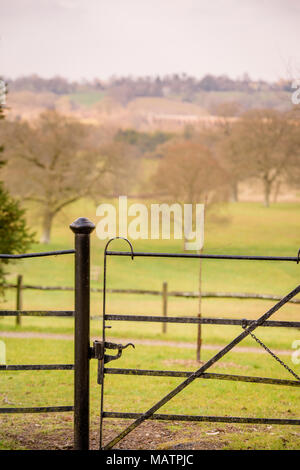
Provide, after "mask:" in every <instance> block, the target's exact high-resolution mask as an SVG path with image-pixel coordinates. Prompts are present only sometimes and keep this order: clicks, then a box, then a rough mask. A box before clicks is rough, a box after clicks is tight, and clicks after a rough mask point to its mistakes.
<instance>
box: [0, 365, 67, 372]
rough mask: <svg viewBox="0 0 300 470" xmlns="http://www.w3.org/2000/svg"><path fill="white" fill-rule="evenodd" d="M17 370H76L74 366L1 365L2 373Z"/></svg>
mask: <svg viewBox="0 0 300 470" xmlns="http://www.w3.org/2000/svg"><path fill="white" fill-rule="evenodd" d="M8 370H9V371H15V370H74V364H22V365H21V364H17V365H13V364H9V365H1V366H0V371H8Z"/></svg>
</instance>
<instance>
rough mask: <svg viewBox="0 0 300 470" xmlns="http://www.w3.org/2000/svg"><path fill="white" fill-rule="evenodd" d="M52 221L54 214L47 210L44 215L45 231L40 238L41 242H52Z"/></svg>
mask: <svg viewBox="0 0 300 470" xmlns="http://www.w3.org/2000/svg"><path fill="white" fill-rule="evenodd" d="M52 221H53V214H51V212H48V211H45V213H44V216H43V231H42V236H41V239H40V242H41V243H45V244H48V243H49V242H50V237H51V228H52Z"/></svg>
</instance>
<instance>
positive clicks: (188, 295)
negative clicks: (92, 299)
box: [4, 274, 300, 333]
mask: <svg viewBox="0 0 300 470" xmlns="http://www.w3.org/2000/svg"><path fill="white" fill-rule="evenodd" d="M4 287H5V288H6V289H16V310H17V311H20V310H22V309H23V295H22V292H23V290H25V289H32V290H41V291H74V287H66V286H35V285H30V284H24V282H23V276H22V275H21V274H19V275H18V276H17V282H16V284H5V286H4ZM90 290H91V292H96V293H101V292H102V291H103V290H102V289H99V288H96V287H91V289H90ZM106 292H108V293H110V294H138V295H156V296H161V297H162V315H163V316H164V317H167V316H168V297H182V298H185V299H198V298H199V292H189V291H186V292H183V291H169V290H168V283H167V282H166V281H164V282H163V283H162V289H161V290H149V289H106ZM201 298H210V299H260V300H281V298H282V296H280V295H271V294H253V293H245V292H201ZM290 303H294V304H300V300H299V299H298V300H297V299H292V300H290ZM98 318H99V317H96V316H92V317H91V319H98ZM16 324H17V325H19V326H20V325H21V315H20V314H19V313H18V314H17V316H16ZM162 332H163V333H166V332H167V323H166V322H164V323H162Z"/></svg>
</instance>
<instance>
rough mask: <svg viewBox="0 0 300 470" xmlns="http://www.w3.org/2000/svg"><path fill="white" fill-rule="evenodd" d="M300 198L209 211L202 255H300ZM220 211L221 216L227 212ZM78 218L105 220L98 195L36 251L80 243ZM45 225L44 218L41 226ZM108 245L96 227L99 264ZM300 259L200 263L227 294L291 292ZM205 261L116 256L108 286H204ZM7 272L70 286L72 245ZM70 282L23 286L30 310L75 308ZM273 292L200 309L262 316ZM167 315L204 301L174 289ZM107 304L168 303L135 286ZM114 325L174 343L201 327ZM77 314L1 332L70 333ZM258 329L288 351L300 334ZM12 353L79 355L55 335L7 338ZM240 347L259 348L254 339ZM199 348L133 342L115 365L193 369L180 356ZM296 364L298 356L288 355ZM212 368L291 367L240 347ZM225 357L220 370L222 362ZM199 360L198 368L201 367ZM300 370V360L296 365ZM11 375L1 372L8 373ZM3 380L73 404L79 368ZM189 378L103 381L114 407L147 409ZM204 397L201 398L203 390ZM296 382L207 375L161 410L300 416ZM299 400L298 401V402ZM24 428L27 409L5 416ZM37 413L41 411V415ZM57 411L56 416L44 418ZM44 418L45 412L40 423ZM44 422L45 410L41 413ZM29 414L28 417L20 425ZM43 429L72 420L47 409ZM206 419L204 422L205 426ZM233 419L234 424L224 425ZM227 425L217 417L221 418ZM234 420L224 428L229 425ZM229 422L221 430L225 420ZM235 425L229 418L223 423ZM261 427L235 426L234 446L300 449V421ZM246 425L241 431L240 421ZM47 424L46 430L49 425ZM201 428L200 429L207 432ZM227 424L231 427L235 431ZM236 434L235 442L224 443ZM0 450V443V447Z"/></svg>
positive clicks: (226, 336)
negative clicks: (135, 291)
mask: <svg viewBox="0 0 300 470" xmlns="http://www.w3.org/2000/svg"><path fill="white" fill-rule="evenodd" d="M299 209H300V204H299V203H280V204H276V205H272V206H271V207H270V208H269V209H266V208H265V207H263V206H262V205H261V204H259V203H238V204H228V206H226V207H224V208H223V210H222V213H221V214H219V219H218V220H217V219H213V218H212V217H210V218H208V220H207V223H206V229H205V237H206V239H205V249H204V252H205V253H219V254H220V253H223V254H250V255H276V256H295V255H296V254H297V252H298V249H299V246H300V243H299V233H300V218H299V216H298V214H299ZM220 215H221V217H220ZM78 216H87V217H89V218H90V219H92V220H93V221H94V222H97V218H96V216H95V207H94V206H93V205H91V204H90V203H89V201H86V200H84V201H81V202H79V203H77V204H74V205H73V206H70V208H69V210H68V212H67V213H64V214H62V215H61V216H60V217H59V218H58V219H57V221H56V223H55V226H54V229H53V236H52V242H51V244H50V245H48V246H42V245H39V244H36V245H35V246H33V247H32V251H45V250H58V249H65V248H72V247H73V234H72V233H71V231H70V230H69V228H68V225H69V223H71V222H72V221H73V220H74V219H75V218H77V217H78ZM36 229H37V230H38V227H36ZM133 245H134V249H135V250H136V251H168V252H181V251H182V245H181V243H180V242H178V241H174V240H170V241H151V240H149V241H145V240H144V241H134V242H133ZM113 248H114V249H126V250H127V247H126V246H125V244H124V243H123V242H114V245H113ZM103 249H104V243H103V242H101V241H99V240H98V239H97V237H96V236H95V234H93V236H92V261H91V264H92V265H96V266H100V268H101V273H102V268H103ZM299 266H300V265H297V264H296V263H295V264H294V263H287V262H286V263H285V262H282V263H279V262H250V261H212V260H204V261H203V265H202V271H203V272H202V279H203V286H202V288H203V290H205V291H228V292H234V291H236V292H257V293H259V292H260V293H270V294H279V295H284V294H286V293H288V292H289V291H291V290H292V289H293V288H295V287H296V285H298V283H299V269H300V268H299ZM198 269H199V261H198V260H178V259H154V258H148V259H146V258H144V259H142V258H136V259H135V260H134V261H132V260H131V259H129V258H124V257H119V258H117V257H111V258H109V260H108V287H114V288H141V289H161V287H162V282H163V281H168V287H169V290H185V291H194V290H197V288H198ZM10 273H11V275H10V276H9V277H8V281H9V282H13V281H14V280H15V276H16V275H17V274H19V273H21V274H23V276H24V283H26V284H36V285H67V286H72V285H73V276H74V259H73V255H67V256H63V257H56V258H40V259H31V260H29V259H28V260H22V261H18V262H16V263H14V264H12V265H10ZM92 286H93V287H102V274H101V276H100V280H99V281H92ZM73 297H74V296H73V293H72V292H42V291H32V290H26V291H24V299H23V303H24V305H23V308H25V309H43V310H51V309H54V310H55V309H57V310H60V309H70V310H72V309H73ZM272 305H274V302H270V301H259V300H243V301H241V300H234V299H231V300H230V299H228V300H224V299H204V300H203V301H202V314H203V316H215V317H216V316H217V317H229V318H252V319H255V318H258V317H259V316H260V315H261V314H262V313H264V312H265V311H266V310H267V309H269V308H270V307H271V306H272ZM1 308H2V309H14V308H15V292H14V291H13V290H7V294H6V300H5V302H2V304H1ZM168 308H169V312H168V313H169V315H178V316H179V315H188V316H192V315H196V314H197V311H198V302H197V300H191V299H178V298H169V303H168ZM101 312H102V296H101V294H94V293H93V294H92V295H91V313H92V315H99V314H101ZM107 312H108V313H126V314H158V315H160V314H161V312H162V299H161V298H160V297H154V296H148V295H147V296H141V295H132V294H126V295H121V294H114V295H108V303H107ZM299 313H300V306H299V305H293V304H290V305H288V306H285V307H284V308H283V309H281V310H280V311H279V312H278V313H276V314H275V315H274V316H273V317H272V319H281V320H295V321H299ZM110 324H111V325H112V329H111V330H108V334H109V337H111V338H125V339H126V338H132V339H134V338H138V339H156V340H157V339H159V340H164V339H165V340H170V341H187V342H192V343H193V342H195V340H196V330H197V327H196V326H195V325H171V324H169V325H168V331H167V334H165V335H163V334H162V332H161V325H160V324H153V323H134V322H111V323H110ZM73 325H74V321H73V319H68V318H22V326H21V327H16V326H15V319H14V318H2V319H0V337H1V331H21V332H22V331H23V332H26V331H34V332H49V333H63V334H70V335H71V334H73V333H74V329H73ZM202 329H203V342H204V344H212V345H225V344H227V343H228V342H229V341H230V340H231V339H233V338H234V337H235V336H236V335H237V334H238V333H240V332H241V328H240V327H231V326H222V327H221V326H215V325H214V326H210V325H207V326H206V325H204V326H203V328H202ZM91 333H92V335H93V336H99V335H100V334H101V322H100V321H96V320H94V321H92V322H91ZM257 336H258V337H259V338H261V339H262V340H264V341H265V342H266V343H267V344H268V345H269V346H270V347H272V348H278V349H286V350H290V351H291V353H292V349H291V344H292V341H294V340H295V339H299V331H294V330H293V329H283V328H279V329H277V328H276V329H275V328H261V329H259V331H258V332H257ZM5 342H6V344H7V353H8V354H7V357H8V362H9V363H59V362H66V363H68V362H72V361H73V344H72V341H63V340H54V339H47V340H46V339H44V340H43V339H29V338H27V339H25V338H24V339H13V338H5ZM241 346H252V347H258V345H257V344H256V343H255V342H254V341H253V340H252V339H251V338H250V339H246V340H245V341H243V343H242V344H241ZM212 353H213V352H212V351H211V350H203V353H202V354H203V360H206V359H208V358H209V357H210V356H211V355H212ZM194 356H195V352H194V350H192V349H183V348H171V347H166V346H159V347H158V346H152V347H149V346H146V345H144V346H142V345H138V344H137V345H136V350H134V351H133V350H130V349H128V350H126V351H125V352H124V354H123V358H122V359H120V360H119V361H118V363H116V364H114V366H116V367H138V368H158V369H160V368H162V369H171V370H175V369H186V367H185V366H184V365H181V364H178V363H177V362H176V359H182V360H186V361H191V360H192V359H194ZM283 358H284V360H285V361H287V362H288V364H290V365H292V364H291V358H290V356H283ZM222 363H223V365H222V364H221V365H219V366H217V367H215V371H216V372H218V371H222V372H225V373H231V372H232V373H237V374H244V375H261V376H270V377H278V378H288V375H287V373H286V371H285V370H284V369H283V368H281V367H280V366H279V365H278V364H277V363H276V362H275V361H274V360H272V358H271V357H270V358H269V357H268V356H267V355H263V354H254V353H247V354H245V353H236V352H231V353H230V354H228V355H227V356H226V357H225V358H224V360H223V361H222ZM222 367H223V369H222ZM193 368H194V369H195V367H192V369H193ZM293 368H294V369H295V371H296V372H298V373H299V365H293ZM1 373H2V372H1ZM2 374H3V375H2V376H1V377H2V380H1V388H0V400H1V398H2V401H3V399H4V398H5V400H8V401H9V402H12V403H13V405H8V404H5V400H4V403H2V404H1V406H38V405H43V406H47V405H49V406H50V405H57V404H66V405H67V404H72V400H73V374H72V372H59V371H57V372H53V371H51V372H49V371H43V372H34V373H31V372H5V373H2ZM95 374H96V364H95V363H93V365H92V378H91V384H92V391H91V397H92V419H93V420H96V419H97V416H98V409H99V386H97V385H96V376H95ZM180 380H181V379H174V378H173V379H172V378H151V377H148V378H142V377H130V378H129V377H120V376H108V377H107V379H106V386H105V393H106V395H105V403H106V407H107V409H111V410H114V411H121V410H122V411H124V410H127V411H145V409H146V408H147V407H148V406H149V407H150V406H151V405H152V404H153V403H154V402H155V401H156V400H158V399H160V398H161V397H162V396H163V395H164V394H165V393H167V392H168V391H170V390H171V388H173V387H174V386H175V385H176V384H177V383H179V382H180ZM199 397H200V399H199ZM297 397H298V390H297V389H296V388H295V389H293V388H288V387H278V386H269V385H254V384H242V383H235V382H228V383H227V382H224V381H223V382H222V381H202V380H198V381H196V383H194V384H193V385H191V386H190V387H188V389H187V390H186V391H184V392H183V393H182V394H180V395H179V396H178V397H177V398H176V399H174V400H173V401H172V402H170V403H169V405H168V406H167V407H166V408H164V409H163V410H162V412H170V413H179V414H183V413H186V414H188V413H190V414H217V415H225V414H228V415H235V416H258V417H263V416H265V417H266V416H268V417H298V416H299V399H298V400H297ZM289 410H290V411H289ZM12 419H13V420H14V423H16V426H20V429H21V427H22V425H23V424H24V423H25V421H26V419H29V418H26V417H23V418H22V417H21V416H14V417H13V418H12V417H8V418H7V419H6V420H5V421H4V424H3V426H4V427H3V429H4V430H5V429H8V427H9V426H10V423H11V420H12ZM32 419H34V420H37V419H38V418H36V417H34V418H32ZM47 420H48V421H47ZM35 422H36V421H35ZM43 422H44V418H43ZM22 423H23V424H22ZM45 423H48V424H49V426H48V424H47V425H46V424H45V426H46V427H45V429H46V430H49V432H50V431H51V430H52V429H53V428H55V429H56V428H57V427H58V428H59V427H60V426H61V427H62V428H63V426H66V425H68V426H71V424H72V423H68V422H65V421H60V420H59V419H58V418H56V417H50V418H47V419H46V418H45ZM199 426H200V425H199ZM201 426H202V427H201V429H203V433H204V434H205V430H207V429H213V428H214V425H213V424H204V423H203V424H201ZM224 426H225V425H224ZM219 427H220V428H222V426H218V428H219ZM225 428H226V426H225V427H224V429H225ZM222 429H223V428H222ZM226 429H227V430H228V427H227V428H226ZM262 429H263V431H259V430H258V431H253V429H252V428H251V427H249V426H247V425H245V426H236V425H235V426H234V427H233V430H232V431H231V432H230V435H229V436H228V434H226V439H225V438H224V442H225V444H224V445H225V448H230V449H232V448H236V449H238V448H240V449H244V448H290V449H292V448H297V449H299V448H300V441H299V431H297V429H296V430H295V429H293V428H290V427H276V426H273V428H272V430H271V431H270V432H268V431H266V428H265V427H263V428H262ZM241 430H242V431H241ZM45 432H46V431H45ZM201 432H202V431H201ZM226 432H227V431H226ZM9 436H10V434H8V437H7V436H6V437H5V435H3V433H2V438H1V442H2V444H1V445H2V448H14V446H16V445H17V446H20V445H21V444H20V443H18V444H17V443H16V442H15V441H14V439H13V438H11V437H9ZM226 442H228V444H226ZM0 448H1V447H0Z"/></svg>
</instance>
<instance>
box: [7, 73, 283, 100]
mask: <svg viewBox="0 0 300 470" xmlns="http://www.w3.org/2000/svg"><path fill="white" fill-rule="evenodd" d="M6 82H7V83H8V87H9V90H10V91H25V90H26V91H32V92H51V93H55V94H57V95H64V94H72V93H76V92H82V91H85V92H86V91H107V92H111V93H112V94H117V93H119V94H121V93H123V94H125V91H126V95H127V100H128V101H130V100H131V99H134V98H136V97H140V96H153V97H161V96H165V95H166V94H167V95H181V96H183V97H186V99H188V97H189V96H192V95H195V94H197V93H199V92H203V91H204V92H209V91H239V92H249V93H253V92H254V91H291V81H290V80H278V81H277V82H274V83H269V82H266V81H264V80H252V79H251V78H250V77H249V76H248V75H247V74H244V76H243V77H241V78H238V79H235V80H234V79H232V78H229V77H228V76H226V75H220V76H214V75H211V74H207V75H205V76H204V77H202V78H196V77H193V76H189V75H187V74H184V73H183V74H170V75H165V76H162V77H160V76H155V77H149V76H147V77H131V76H128V77H111V78H110V79H108V80H106V81H104V80H100V79H94V80H90V81H88V80H85V81H80V82H79V81H70V80H67V79H66V78H64V77H60V76H55V77H52V78H42V77H40V76H38V75H36V74H34V75H29V76H24V77H18V78H16V79H10V78H8V77H7V78H6Z"/></svg>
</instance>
